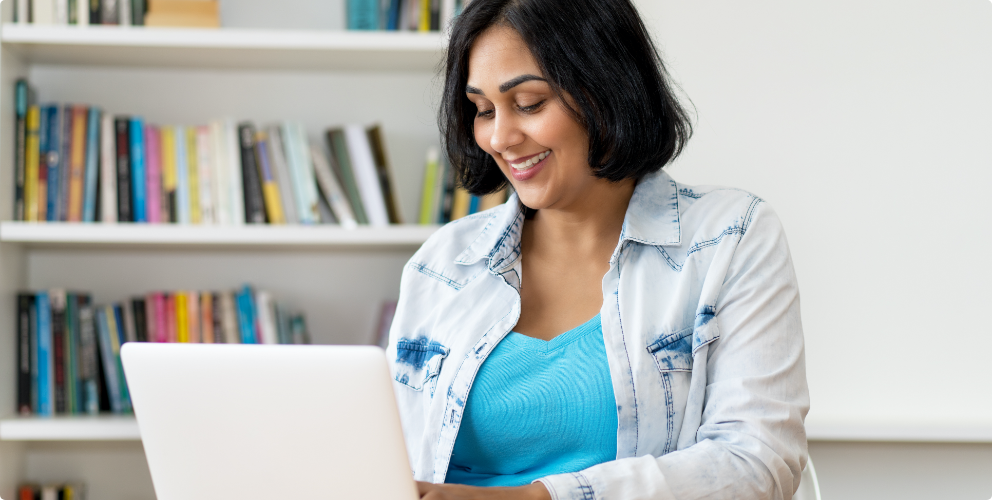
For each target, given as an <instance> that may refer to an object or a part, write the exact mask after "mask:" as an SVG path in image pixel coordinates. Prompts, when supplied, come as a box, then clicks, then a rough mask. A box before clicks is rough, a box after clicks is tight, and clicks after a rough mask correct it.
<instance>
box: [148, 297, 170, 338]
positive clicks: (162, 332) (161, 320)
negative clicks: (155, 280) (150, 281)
mask: <svg viewBox="0 0 992 500" xmlns="http://www.w3.org/2000/svg"><path fill="white" fill-rule="evenodd" d="M151 302H152V304H153V307H154V308H155V314H154V318H155V336H154V337H152V338H150V339H149V341H151V340H154V341H155V342H168V341H169V330H168V327H167V326H166V318H165V313H166V309H165V296H164V295H163V294H162V293H160V292H155V293H153V294H152V295H151Z"/></svg>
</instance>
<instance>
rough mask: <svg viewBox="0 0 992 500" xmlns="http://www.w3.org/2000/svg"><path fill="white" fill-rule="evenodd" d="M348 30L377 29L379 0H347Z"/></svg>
mask: <svg viewBox="0 0 992 500" xmlns="http://www.w3.org/2000/svg"><path fill="white" fill-rule="evenodd" d="M346 9H347V17H348V29H349V30H376V29H379V17H380V16H379V0H347V4H346Z"/></svg>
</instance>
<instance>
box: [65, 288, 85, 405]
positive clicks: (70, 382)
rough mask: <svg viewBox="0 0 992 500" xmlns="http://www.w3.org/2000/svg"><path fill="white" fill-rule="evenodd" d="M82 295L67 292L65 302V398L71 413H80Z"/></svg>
mask: <svg viewBox="0 0 992 500" xmlns="http://www.w3.org/2000/svg"><path fill="white" fill-rule="evenodd" d="M81 301H82V296H81V295H80V294H77V293H71V292H70V293H67V294H66V302H65V315H66V322H65V348H64V349H63V351H64V353H63V360H64V361H65V368H64V370H65V379H66V381H65V399H66V403H65V405H66V411H67V412H68V413H70V414H75V413H79V391H78V388H79V362H78V361H79V360H78V357H79V305H80V303H81Z"/></svg>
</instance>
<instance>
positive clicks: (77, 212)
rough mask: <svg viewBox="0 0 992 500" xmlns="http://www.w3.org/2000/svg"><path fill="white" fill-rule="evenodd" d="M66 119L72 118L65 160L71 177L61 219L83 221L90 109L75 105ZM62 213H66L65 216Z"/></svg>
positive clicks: (60, 211)
mask: <svg viewBox="0 0 992 500" xmlns="http://www.w3.org/2000/svg"><path fill="white" fill-rule="evenodd" d="M69 109H71V113H67V114H66V116H65V119H67V120H72V123H71V128H70V131H71V135H70V136H69V137H67V139H68V140H69V155H68V157H67V158H66V161H63V164H64V167H68V172H69V178H68V183H67V184H66V187H68V192H67V196H66V197H65V198H64V199H65V200H66V207H65V210H64V211H63V210H59V213H60V215H59V218H60V220H67V221H70V222H81V221H82V220H83V193H84V185H85V180H84V179H85V177H86V121H87V115H88V114H89V110H88V109H87V108H86V107H85V106H73V107H71V108H69ZM61 214H65V215H64V217H63V216H62V215H61Z"/></svg>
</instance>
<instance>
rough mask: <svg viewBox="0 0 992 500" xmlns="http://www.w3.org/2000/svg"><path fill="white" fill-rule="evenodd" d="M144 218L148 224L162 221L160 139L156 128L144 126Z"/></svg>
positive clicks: (159, 133)
mask: <svg viewBox="0 0 992 500" xmlns="http://www.w3.org/2000/svg"><path fill="white" fill-rule="evenodd" d="M145 171H146V176H145V217H146V218H147V219H148V222H149V223H152V224H158V223H160V222H163V220H162V139H161V132H160V131H159V129H158V127H155V126H153V125H145Z"/></svg>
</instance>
